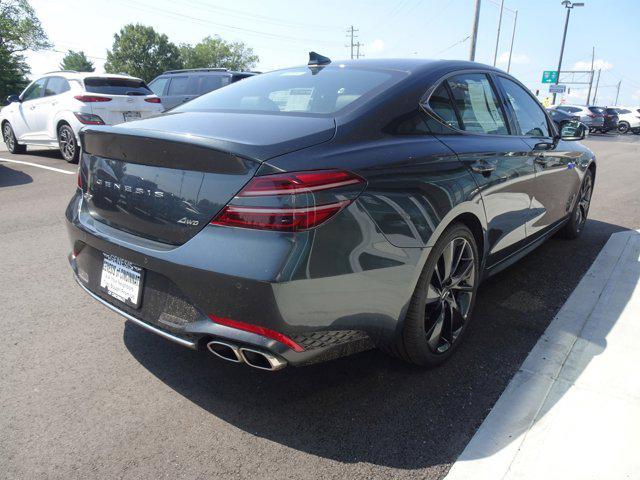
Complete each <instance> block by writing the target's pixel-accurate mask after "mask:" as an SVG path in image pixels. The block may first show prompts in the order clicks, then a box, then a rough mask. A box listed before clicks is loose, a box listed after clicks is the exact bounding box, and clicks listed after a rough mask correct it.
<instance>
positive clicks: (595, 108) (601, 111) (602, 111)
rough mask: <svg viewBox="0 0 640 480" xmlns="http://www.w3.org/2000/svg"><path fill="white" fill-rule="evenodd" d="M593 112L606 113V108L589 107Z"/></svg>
mask: <svg viewBox="0 0 640 480" xmlns="http://www.w3.org/2000/svg"><path fill="white" fill-rule="evenodd" d="M589 110H591V111H592V112H593V113H604V108H602V107H589Z"/></svg>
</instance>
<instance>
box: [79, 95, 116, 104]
mask: <svg viewBox="0 0 640 480" xmlns="http://www.w3.org/2000/svg"><path fill="white" fill-rule="evenodd" d="M73 98H75V99H76V100H80V101H81V102H85V103H93V102H110V101H111V98H109V97H101V96H99V95H76V96H75V97H73Z"/></svg>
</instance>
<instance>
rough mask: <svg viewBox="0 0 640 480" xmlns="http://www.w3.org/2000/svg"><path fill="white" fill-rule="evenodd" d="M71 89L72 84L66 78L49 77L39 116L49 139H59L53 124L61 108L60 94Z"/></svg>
mask: <svg viewBox="0 0 640 480" xmlns="http://www.w3.org/2000/svg"><path fill="white" fill-rule="evenodd" d="M69 90H71V86H70V85H69V82H68V81H67V79H66V78H63V77H49V78H48V79H47V84H46V85H45V89H44V99H43V101H42V102H41V103H40V111H39V114H38V115H39V116H40V118H41V119H42V120H43V122H44V127H43V128H44V133H45V134H46V136H47V138H48V139H49V140H57V132H56V129H55V128H54V126H53V120H54V117H55V115H56V113H57V112H58V109H59V108H60V107H59V106H58V105H59V103H60V97H59V96H58V95H60V94H62V93H65V92H68V91H69Z"/></svg>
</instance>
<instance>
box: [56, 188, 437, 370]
mask: <svg viewBox="0 0 640 480" xmlns="http://www.w3.org/2000/svg"><path fill="white" fill-rule="evenodd" d="M66 217H67V227H68V233H69V237H70V240H71V243H72V246H73V250H74V252H75V253H76V255H72V256H70V264H71V267H72V269H73V271H74V274H75V276H76V279H77V281H78V283H79V284H80V285H81V287H82V288H83V289H84V290H85V291H86V292H87V293H88V294H89V295H91V296H92V297H93V298H94V299H96V300H97V301H99V302H100V303H102V304H104V305H105V306H107V307H108V308H110V309H111V310H114V311H116V312H117V313H119V314H121V315H122V316H124V317H125V318H127V319H128V320H130V321H132V322H134V323H136V324H138V325H140V326H142V327H143V328H145V329H147V330H149V331H151V332H153V333H156V334H158V335H161V336H163V337H164V338H167V339H169V340H172V341H174V342H176V343H179V344H180V345H183V346H185V347H188V348H193V349H204V348H205V345H206V343H207V342H208V341H209V340H211V339H221V340H226V341H229V342H233V343H234V344H237V345H240V346H248V347H252V348H257V349H260V350H266V351H268V352H269V353H272V354H274V355H277V356H278V357H279V358H282V359H284V360H285V361H286V362H287V363H288V364H292V365H302V364H308V363H315V362H318V361H323V360H328V359H331V358H335V357H339V356H343V355H345V354H349V353H354V352H356V351H361V350H364V349H366V348H370V347H371V346H372V345H374V344H376V343H378V342H381V341H387V340H389V339H390V338H392V337H393V336H394V335H395V333H396V331H397V328H398V326H399V321H400V319H401V318H402V317H403V314H404V311H405V308H406V305H407V304H408V301H409V299H410V297H411V294H412V292H413V288H414V286H415V282H416V281H417V276H418V274H419V269H417V267H416V264H418V263H419V262H420V259H421V258H422V254H423V253H424V250H423V249H409V250H407V251H405V250H401V249H398V248H396V247H393V246H392V245H390V244H389V243H388V242H387V241H386V239H385V238H384V237H382V236H381V235H380V234H379V233H378V232H376V229H375V226H374V225H373V223H372V222H371V220H370V219H369V217H368V216H367V215H366V213H365V212H363V211H361V210H360V209H359V208H358V206H357V204H353V205H351V206H350V207H349V208H348V209H347V210H345V211H344V212H342V213H341V214H340V217H341V220H340V221H337V220H338V219H337V218H336V219H334V220H332V221H330V222H328V223H327V224H326V225H323V226H322V227H320V228H319V229H317V230H314V231H312V232H304V233H303V234H274V232H261V231H249V230H243V229H232V228H225V227H213V226H207V227H205V228H204V229H203V230H202V231H200V233H198V234H197V235H196V236H195V237H193V238H192V239H191V240H189V241H188V242H186V243H185V244H183V245H181V246H178V247H174V246H168V245H163V244H158V243H155V242H152V241H148V240H142V239H140V238H139V237H134V236H132V235H130V234H127V233H125V232H122V231H119V230H116V229H113V228H111V227H108V226H107V225H104V224H100V223H98V222H94V221H93V219H92V218H91V216H90V215H89V214H88V213H87V212H84V211H83V208H82V196H81V195H80V194H79V193H78V194H76V195H75V196H74V198H73V199H72V201H71V203H70V204H69V207H68V208H67V212H66ZM347 224H348V225H347ZM351 228H353V229H356V230H357V232H356V233H357V235H355V237H356V238H355V241H354V242H352V244H349V242H346V241H344V240H343V241H342V242H335V241H331V242H328V241H326V240H329V239H331V238H332V237H333V236H335V235H341V236H342V237H345V236H346V235H345V231H349V229H351ZM372 245H377V246H378V248H379V250H378V251H375V252H372V251H371V249H372ZM358 249H361V250H362V251H361V252H360V251H358ZM103 252H104V253H110V254H113V255H117V256H119V257H122V258H125V259H127V260H129V261H131V262H133V263H134V264H136V265H139V266H141V267H142V268H144V269H145V278H144V287H143V292H142V305H141V307H140V308H139V309H134V308H132V307H129V306H127V305H125V304H123V303H120V302H119V301H117V300H115V299H113V298H111V297H109V296H108V295H107V294H106V293H104V292H102V291H101V290H100V289H99V287H98V285H99V281H100V280H99V278H100V274H101V262H102V253H103ZM356 253H357V254H358V255H356ZM363 253H366V254H368V255H367V256H366V257H365V256H364V255H362V254H363ZM394 253H395V255H394ZM373 254H377V255H378V256H379V257H380V258H379V259H378V262H379V265H375V264H374V263H375V262H374V261H373V260H372V256H373ZM390 255H391V256H393V257H394V258H393V262H391V259H390V258H388V257H389V256H390ZM383 257H387V258H383ZM358 258H367V262H366V263H367V264H366V265H365V264H364V263H365V262H364V261H362V262H358V260H357V259H358ZM383 260H385V261H386V264H385V261H383ZM400 260H402V261H400ZM388 265H391V266H388ZM385 266H386V268H385ZM416 272H417V273H416ZM209 315H214V316H217V317H223V318H228V319H233V320H236V321H240V322H244V323H249V324H252V325H258V326H262V327H265V328H268V329H270V330H274V331H276V332H279V333H282V334H284V335H286V336H287V337H289V338H291V339H292V340H293V341H294V342H296V343H297V344H298V345H300V346H302V348H303V350H302V351H294V350H293V349H292V348H289V347H288V346H287V345H285V344H283V343H281V342H279V341H277V340H274V339H272V338H268V337H265V336H262V335H259V334H256V333H253V332H249V331H244V330H239V329H236V328H232V327H229V326H226V325H222V324H220V323H216V322H215V321H212V320H211V319H210V318H209Z"/></svg>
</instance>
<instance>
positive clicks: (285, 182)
mask: <svg viewBox="0 0 640 480" xmlns="http://www.w3.org/2000/svg"><path fill="white" fill-rule="evenodd" d="M582 138H584V125H583V124H580V123H578V122H568V123H567V124H565V125H563V127H562V131H560V132H559V131H557V129H556V127H555V126H554V124H553V122H552V121H551V119H550V118H549V117H548V115H547V113H546V112H545V110H544V108H543V107H542V106H541V105H540V104H539V103H538V101H537V100H536V98H535V97H534V96H532V95H531V93H530V92H529V91H528V90H527V88H525V87H524V86H523V85H522V84H521V83H520V82H519V81H517V80H516V79H514V78H513V77H511V76H509V75H507V74H506V73H504V72H502V71H500V70H497V69H495V68H491V67H488V66H485V65H481V64H477V63H471V62H462V61H443V60H438V61H429V60H418V59H412V60H389V59H384V60H358V61H344V62H331V61H330V60H329V59H328V58H326V57H322V56H319V55H317V54H313V53H312V55H311V60H310V62H309V64H308V65H304V66H301V67H296V68H290V69H284V70H278V71H274V72H271V73H266V74H263V75H258V76H255V77H251V78H248V79H246V80H243V81H242V82H238V83H235V84H232V85H229V86H227V87H225V88H222V89H220V90H216V91H214V92H211V93H209V94H206V95H204V96H202V97H199V98H197V99H195V100H193V101H191V102H189V103H187V104H184V105H182V106H179V107H177V108H175V109H173V110H172V111H171V112H169V113H166V114H162V115H160V116H157V117H155V118H149V119H145V120H140V121H135V122H131V123H126V124H121V125H117V126H95V127H93V126H92V127H88V128H86V129H85V130H83V131H82V134H81V141H82V152H83V153H82V156H81V159H80V168H79V175H78V188H77V191H76V193H75V195H74V196H73V198H72V200H71V202H70V204H69V206H68V208H67V211H66V218H67V220H68V232H69V236H70V239H71V244H72V253H71V254H70V257H69V258H70V263H71V267H72V269H73V272H74V275H75V277H76V280H77V281H78V283H79V285H80V286H81V287H82V289H84V290H85V291H86V292H87V293H88V294H89V295H90V296H91V297H93V298H94V299H95V300H97V301H99V302H100V303H102V304H104V305H105V306H106V307H108V308H110V309H112V310H114V311H116V312H118V313H119V314H121V315H122V316H124V317H125V318H127V319H128V320H129V321H131V322H133V323H135V324H137V325H139V326H141V327H143V328H145V329H147V330H149V331H151V332H153V333H156V334H158V335H161V336H162V337H164V338H166V339H168V340H171V341H174V342H176V343H179V344H180V345H183V346H186V347H189V348H193V349H201V350H208V351H210V352H211V353H213V354H215V355H217V356H218V357H221V358H223V359H225V360H228V361H231V362H239V363H244V364H247V365H250V366H252V367H255V368H260V369H265V370H278V369H281V368H283V367H285V366H286V365H304V364H309V363H314V362H318V361H323V360H328V359H331V358H335V357H337V356H341V355H345V354H349V353H353V352H356V351H360V350H363V349H366V348H370V347H379V348H382V349H383V350H385V351H386V352H388V353H390V354H392V355H395V356H397V357H400V358H401V359H404V360H406V361H408V362H412V363H415V364H418V365H422V366H434V365H438V364H440V363H442V362H443V361H445V360H446V359H447V358H448V357H450V356H451V354H452V353H453V351H454V350H455V348H456V347H457V345H458V344H459V343H460V342H461V340H462V338H463V337H464V334H465V330H466V328H467V325H468V324H469V322H470V320H471V318H472V313H473V307H474V303H475V299H476V292H477V290H478V285H479V284H480V282H481V281H482V279H483V278H486V277H487V276H489V275H491V274H493V273H495V272H497V271H499V270H501V269H503V268H505V267H507V266H508V265H510V264H511V263H513V262H514V261H516V260H517V259H519V258H521V257H522V256H523V255H525V254H527V253H528V252H530V251H531V250H532V249H534V248H536V247H537V246H538V245H540V244H541V243H542V242H543V241H544V240H546V239H547V238H549V237H550V236H552V235H554V234H556V233H559V234H561V235H563V236H564V237H568V238H576V237H578V236H579V235H580V233H581V231H582V230H583V228H584V225H585V222H586V218H587V214H588V211H589V203H590V200H591V193H592V190H593V185H594V180H595V174H596V164H595V159H594V155H593V154H592V153H591V151H589V150H588V149H587V148H585V147H584V146H582V145H581V144H580V143H579V142H577V141H576V140H580V139H582ZM559 273H560V272H559Z"/></svg>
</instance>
